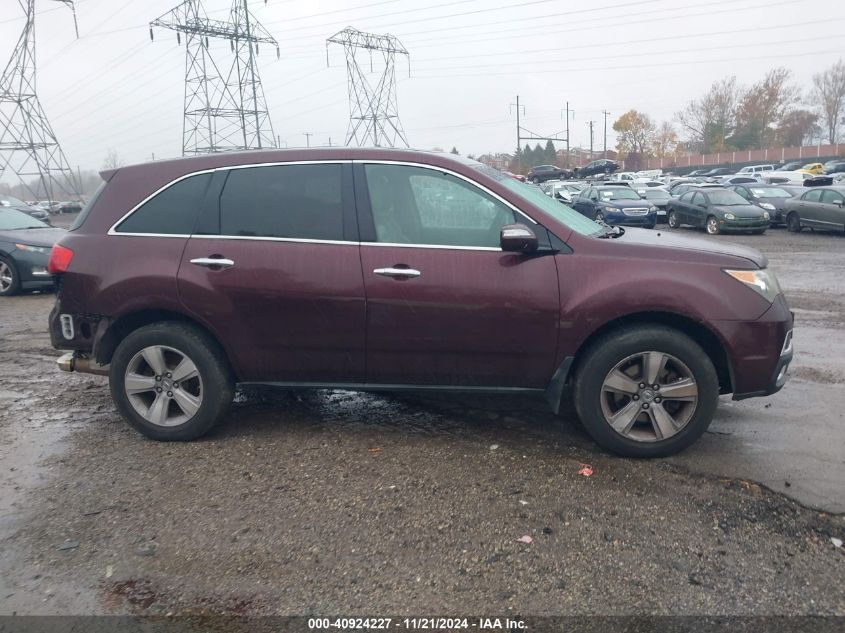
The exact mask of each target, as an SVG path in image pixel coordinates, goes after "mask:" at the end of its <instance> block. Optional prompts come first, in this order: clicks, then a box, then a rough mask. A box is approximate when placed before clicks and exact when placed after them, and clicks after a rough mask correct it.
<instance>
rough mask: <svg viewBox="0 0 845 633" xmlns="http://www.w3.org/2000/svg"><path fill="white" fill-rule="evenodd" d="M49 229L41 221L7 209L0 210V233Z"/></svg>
mask: <svg viewBox="0 0 845 633" xmlns="http://www.w3.org/2000/svg"><path fill="white" fill-rule="evenodd" d="M46 228H49V227H48V226H47V225H46V224H44V223H43V222H42V221H41V220H36V219H35V218H33V217H32V216H31V215H28V214H26V213H23V212H22V211H16V210H15V209H10V208H8V207H5V208H0V231H14V230H16V229H46Z"/></svg>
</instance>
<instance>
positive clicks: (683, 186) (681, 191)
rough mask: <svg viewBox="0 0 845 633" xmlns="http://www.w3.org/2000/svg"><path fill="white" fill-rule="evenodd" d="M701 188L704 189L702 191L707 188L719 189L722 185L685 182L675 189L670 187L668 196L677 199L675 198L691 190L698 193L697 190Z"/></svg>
mask: <svg viewBox="0 0 845 633" xmlns="http://www.w3.org/2000/svg"><path fill="white" fill-rule="evenodd" d="M702 188H704V189H707V188H715V189H721V188H722V185H720V184H717V183H709V182H686V183H681V184H680V185H677V186H675V187H672V188H671V189H670V190H669V194H670V195H671V196H672V197H673V198H677V197H679V196H682V195H683V194H685V193H686V192H687V191H690V190H693V189H694V190H696V191H698V190H699V189H702Z"/></svg>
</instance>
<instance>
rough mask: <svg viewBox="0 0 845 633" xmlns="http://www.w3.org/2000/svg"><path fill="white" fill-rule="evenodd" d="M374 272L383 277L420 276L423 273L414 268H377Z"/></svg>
mask: <svg viewBox="0 0 845 633" xmlns="http://www.w3.org/2000/svg"><path fill="white" fill-rule="evenodd" d="M373 272H374V273H375V274H376V275H381V276H382V277H419V276H420V275H421V274H422V273H421V272H420V271H418V270H414V269H413V268H375V269H373Z"/></svg>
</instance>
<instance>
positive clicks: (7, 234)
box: [0, 228, 67, 248]
mask: <svg viewBox="0 0 845 633" xmlns="http://www.w3.org/2000/svg"><path fill="white" fill-rule="evenodd" d="M65 233H67V231H65V230H64V229H54V228H49V229H18V230H14V231H0V238H2V239H4V240H8V241H10V242H20V243H21V244H29V245H30V246H45V247H47V248H52V246H53V244H55V243H56V242H58V241H59V240H60V239H62V238H63V237H64V235H65Z"/></svg>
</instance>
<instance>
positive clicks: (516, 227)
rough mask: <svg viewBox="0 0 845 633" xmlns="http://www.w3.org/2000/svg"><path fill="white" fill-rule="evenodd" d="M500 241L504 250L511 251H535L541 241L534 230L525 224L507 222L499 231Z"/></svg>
mask: <svg viewBox="0 0 845 633" xmlns="http://www.w3.org/2000/svg"><path fill="white" fill-rule="evenodd" d="M499 243H500V245H501V247H502V250H503V251H506V252H510V253H533V252H534V251H536V250H537V247H538V246H539V243H538V242H537V236H536V235H535V234H534V231H532V230H531V229H529V228H528V227H527V226H525V225H524V224H506V225H505V226H503V227H502V229H501V231H500V232H499Z"/></svg>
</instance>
